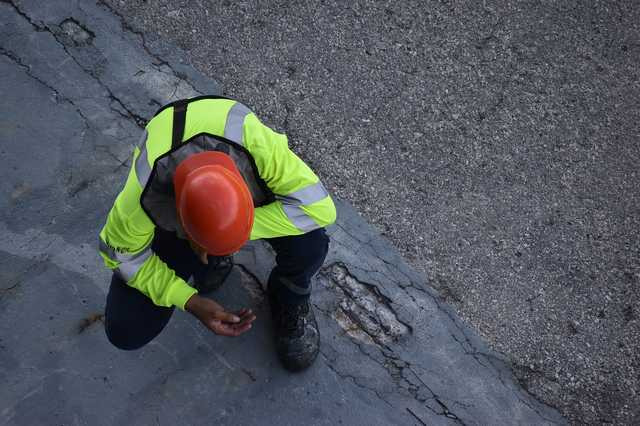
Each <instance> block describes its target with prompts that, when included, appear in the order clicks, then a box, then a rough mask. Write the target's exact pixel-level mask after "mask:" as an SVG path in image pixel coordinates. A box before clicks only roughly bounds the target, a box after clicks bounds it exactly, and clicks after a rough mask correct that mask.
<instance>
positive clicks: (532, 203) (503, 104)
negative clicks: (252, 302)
mask: <svg viewBox="0 0 640 426" xmlns="http://www.w3.org/2000/svg"><path fill="white" fill-rule="evenodd" d="M107 2H108V3H109V4H110V6H111V7H113V8H114V9H115V10H117V11H118V13H119V14H120V15H121V16H122V17H123V20H124V21H125V22H127V25H130V26H132V27H134V28H136V29H137V30H139V31H141V32H142V33H144V34H145V35H147V37H148V40H149V41H152V40H153V39H154V38H156V37H160V38H163V39H167V40H171V41H172V42H174V43H175V44H176V45H178V46H180V47H181V48H183V49H184V50H185V51H186V52H188V55H189V58H190V59H191V60H192V62H193V63H194V65H195V66H196V67H197V68H198V69H200V70H201V71H203V72H204V73H205V74H207V75H209V76H214V77H216V78H219V79H220V81H222V82H224V89H225V91H226V93H227V94H228V95H230V96H232V97H236V98H239V99H243V100H244V101H245V102H246V103H247V104H249V105H251V106H252V107H253V108H254V109H255V110H256V111H259V113H260V115H261V117H263V118H264V119H265V120H266V121H267V122H268V123H270V124H271V125H273V126H275V127H276V128H279V129H280V130H284V131H287V133H288V134H289V135H290V136H291V140H292V143H293V145H294V146H295V148H296V149H297V150H298V152H300V153H301V155H302V156H303V158H305V160H307V161H308V162H310V163H311V164H312V165H313V166H314V168H315V169H316V170H318V171H319V173H320V175H321V176H322V178H323V180H324V181H326V182H327V184H328V185H329V187H330V189H331V190H332V191H334V193H336V194H338V195H339V196H340V197H342V198H343V199H345V200H348V201H349V202H351V203H352V204H353V205H354V206H355V207H356V208H357V209H358V211H359V212H360V213H362V214H363V215H364V217H365V218H366V219H367V220H368V221H369V222H371V223H373V224H374V225H376V227H377V229H378V230H379V231H380V232H382V233H383V234H384V235H385V236H387V237H388V238H389V239H390V240H391V241H392V242H393V244H394V245H395V246H396V247H397V248H398V249H400V251H401V252H402V254H403V255H404V256H405V257H406V258H407V259H408V260H409V261H410V263H411V265H412V266H413V267H415V268H416V269H418V270H419V271H421V272H422V273H423V274H424V275H425V277H426V278H427V279H428V280H429V283H430V285H432V286H434V287H436V288H438V289H439V290H440V292H441V294H442V295H443V296H444V297H445V298H446V300H447V301H449V302H450V303H452V304H453V305H454V306H455V307H456V309H457V311H458V312H459V313H460V314H461V315H462V317H463V318H464V319H465V320H466V321H468V322H469V323H470V324H471V325H472V326H473V327H474V328H475V329H476V330H478V332H479V333H480V334H481V335H482V336H484V337H485V338H487V339H488V340H489V341H490V343H491V345H492V347H493V348H494V349H496V350H498V351H500V352H502V353H504V354H505V355H506V356H507V357H508V358H509V359H510V360H511V362H512V364H513V365H514V368H515V369H516V373H517V375H518V378H519V379H520V380H521V381H522V383H523V384H524V385H525V386H526V387H527V388H528V389H529V390H530V391H531V392H533V393H534V394H536V395H537V396H538V397H540V398H543V399H544V400H545V401H547V402H548V403H550V404H553V405H555V406H557V407H559V408H560V409H561V411H562V412H563V413H564V414H565V415H566V416H568V417H569V418H570V419H572V421H573V422H575V423H592V424H598V423H606V422H614V423H620V424H638V423H640V379H639V377H640V348H639V344H638V342H639V341H640V321H639V320H638V312H639V311H640V304H639V301H640V288H639V277H640V261H639V260H638V259H639V256H638V254H639V252H640V245H639V243H638V241H640V238H639V237H640V235H639V234H640V232H639V230H640V223H639V214H638V213H639V212H640V202H639V197H640V196H639V193H638V187H639V184H640V178H639V175H638V164H639V160H640V149H639V147H638V143H639V139H640V124H639V123H640V87H639V86H640V83H639V74H640V71H639V68H640V67H639V65H638V64H639V63H640V3H638V2H637V1H633V0H622V1H615V2H606V1H573V0H572V1H542V2H524V1H492V0H486V1H398V2H391V1H368V0H356V1H349V2H342V1H335V0H334V1H295V2H289V1H287V2H283V1H266V2H265V1H251V0H250V1H233V2H229V1H227V2H224V1H223V2H213V1H202V0H197V1H195V0H194V1H186V0H172V1H166V0H162V1H158V0H154V1H151V0H150V1H119V0H107Z"/></svg>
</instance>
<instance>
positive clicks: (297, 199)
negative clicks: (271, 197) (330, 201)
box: [276, 181, 329, 206]
mask: <svg viewBox="0 0 640 426" xmlns="http://www.w3.org/2000/svg"><path fill="white" fill-rule="evenodd" d="M328 196H329V192H327V189H326V188H325V187H324V185H323V184H322V182H320V181H318V182H317V183H314V184H312V185H309V186H305V187H304V188H302V189H299V190H297V191H294V192H292V193H290V194H287V195H276V198H277V199H279V200H280V201H282V202H283V203H285V204H292V205H294V206H300V205H302V206H306V205H308V204H313V203H316V202H318V201H320V200H324V199H325V198H327V197H328Z"/></svg>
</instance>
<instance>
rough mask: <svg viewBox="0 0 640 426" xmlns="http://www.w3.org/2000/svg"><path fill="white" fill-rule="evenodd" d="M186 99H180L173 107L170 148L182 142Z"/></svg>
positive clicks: (185, 116)
mask: <svg viewBox="0 0 640 426" xmlns="http://www.w3.org/2000/svg"><path fill="white" fill-rule="evenodd" d="M187 105H188V102H187V101H180V102H177V103H176V104H175V106H174V107H173V135H172V137H171V149H175V148H176V147H177V146H178V145H180V144H181V143H182V137H183V136H184V122H185V120H186V118H187Z"/></svg>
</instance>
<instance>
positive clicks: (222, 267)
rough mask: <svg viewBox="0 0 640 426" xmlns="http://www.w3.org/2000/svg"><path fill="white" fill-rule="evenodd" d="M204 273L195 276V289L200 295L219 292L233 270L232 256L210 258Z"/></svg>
mask: <svg viewBox="0 0 640 426" xmlns="http://www.w3.org/2000/svg"><path fill="white" fill-rule="evenodd" d="M208 261H209V264H208V265H207V267H206V270H205V271H204V273H200V274H195V275H194V276H193V287H194V288H195V289H196V290H198V293H201V294H207V293H211V292H213V291H216V290H218V289H219V288H220V287H222V284H224V281H225V280H226V279H227V277H228V276H229V274H230V273H231V270H232V269H233V257H232V256H209V257H208Z"/></svg>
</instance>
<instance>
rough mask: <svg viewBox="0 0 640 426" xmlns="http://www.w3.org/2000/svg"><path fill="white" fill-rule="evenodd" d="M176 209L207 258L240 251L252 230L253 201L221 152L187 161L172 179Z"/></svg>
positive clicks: (189, 234)
mask: <svg viewBox="0 0 640 426" xmlns="http://www.w3.org/2000/svg"><path fill="white" fill-rule="evenodd" d="M173 185H174V189H175V194H176V209H177V212H178V217H179V220H180V223H181V224H182V227H183V229H184V231H185V232H186V234H187V236H188V237H189V238H190V239H191V240H192V241H193V242H195V243H196V244H198V245H199V246H200V247H202V248H203V249H205V250H206V251H207V253H208V254H211V255H214V256H226V255H229V254H231V253H234V252H236V251H238V250H239V249H240V247H242V246H243V245H244V243H246V242H247V240H248V239H249V234H250V233H251V228H252V227H253V198H252V197H251V193H250V192H249V188H248V187H247V184H246V183H245V181H244V179H243V178H242V175H240V173H239V172H238V169H237V168H236V165H235V163H234V162H233V160H232V159H231V157H229V156H228V155H226V154H224V153H222V152H216V151H206V152H201V153H198V154H193V155H191V156H189V157H187V158H186V159H184V160H183V161H182V162H181V163H180V164H179V165H178V167H177V169H176V172H175V174H174V176H173Z"/></svg>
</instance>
